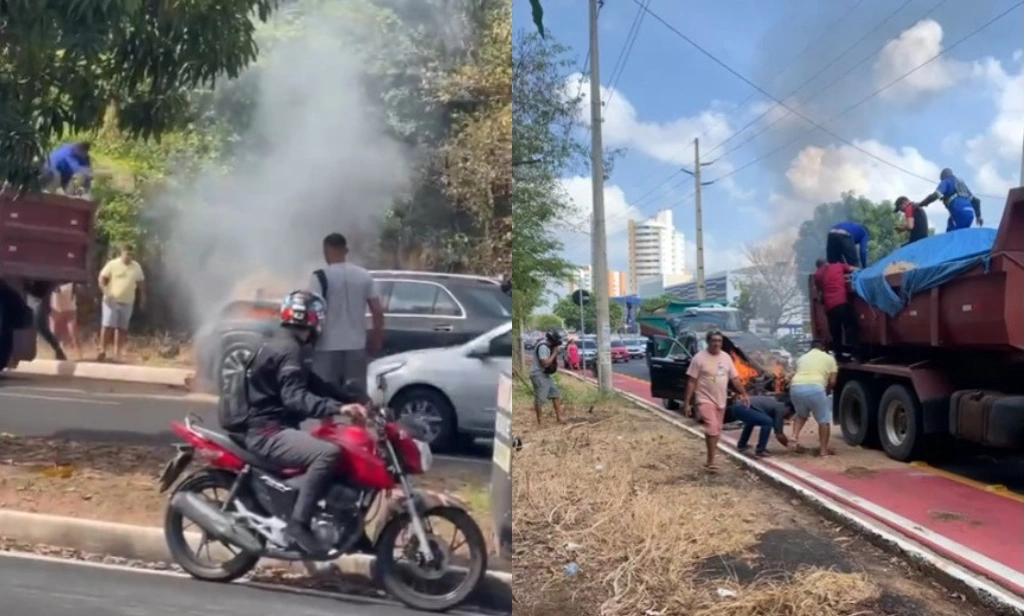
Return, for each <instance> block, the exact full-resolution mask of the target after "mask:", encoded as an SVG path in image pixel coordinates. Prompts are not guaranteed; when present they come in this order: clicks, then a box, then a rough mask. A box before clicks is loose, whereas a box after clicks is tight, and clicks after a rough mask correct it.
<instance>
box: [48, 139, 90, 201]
mask: <svg viewBox="0 0 1024 616" xmlns="http://www.w3.org/2000/svg"><path fill="white" fill-rule="evenodd" d="M75 176H81V177H82V188H84V189H85V191H86V192H88V191H89V189H90V188H91V187H92V160H91V159H90V158H89V142H88V141H82V142H78V143H65V144H64V145H62V146H60V147H59V148H57V149H56V150H54V151H53V152H52V153H51V154H50V157H49V158H48V159H47V161H46V167H45V169H44V171H43V183H44V184H47V185H50V186H53V187H56V186H57V185H59V186H60V188H61V189H62V190H63V191H64V192H65V193H67V192H68V187H69V186H70V185H71V180H73V179H74V178H75Z"/></svg>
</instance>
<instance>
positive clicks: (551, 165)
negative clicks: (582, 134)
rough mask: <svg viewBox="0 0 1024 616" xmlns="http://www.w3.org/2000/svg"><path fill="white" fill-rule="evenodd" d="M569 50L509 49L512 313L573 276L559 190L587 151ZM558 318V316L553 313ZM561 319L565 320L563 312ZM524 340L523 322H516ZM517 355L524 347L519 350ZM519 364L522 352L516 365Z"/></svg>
mask: <svg viewBox="0 0 1024 616" xmlns="http://www.w3.org/2000/svg"><path fill="white" fill-rule="evenodd" d="M572 70H573V65H572V61H571V60H570V59H569V58H568V56H567V50H566V48H565V47H562V46H561V45H558V44H557V43H555V42H554V41H552V40H550V39H547V38H542V37H540V36H538V35H536V34H531V35H519V36H517V37H516V39H515V44H514V46H513V49H512V219H513V224H514V226H515V234H514V235H513V237H512V250H511V256H512V288H513V291H512V308H513V314H516V315H528V314H531V313H532V312H533V311H534V309H536V308H537V307H538V306H539V305H540V304H541V302H542V300H543V299H544V295H545V293H546V289H547V288H548V286H549V285H550V283H553V282H555V281H560V280H566V279H567V278H568V277H569V272H570V270H571V265H570V264H569V263H568V262H567V261H566V260H565V259H563V258H562V257H561V256H560V254H559V253H560V251H561V248H562V246H561V243H560V242H559V241H558V239H557V236H556V235H555V231H556V229H557V228H558V225H557V221H558V220H559V219H560V218H561V217H562V216H563V215H564V213H565V212H566V211H569V209H570V204H569V202H568V196H567V195H566V194H565V192H564V191H563V190H562V189H561V187H560V185H559V182H558V180H559V178H560V177H561V176H562V174H563V172H564V171H565V170H566V169H567V168H569V167H571V166H572V165H574V164H576V163H577V162H579V161H580V160H582V158H583V156H584V154H585V151H584V150H583V149H582V148H581V147H580V146H579V144H578V143H576V142H575V141H574V139H573V137H572V128H573V127H574V126H575V125H576V121H577V113H576V110H577V105H578V100H573V99H568V98H567V97H565V96H562V95H561V94H560V93H562V92H563V91H564V84H565V81H566V79H567V77H568V76H569V75H570V74H571V73H572ZM556 314H558V313H557V312H556ZM559 316H562V315H559ZM514 327H515V329H514V330H513V331H514V335H515V336H516V340H519V335H520V331H519V327H520V323H519V322H518V321H517V322H516V323H515V325H514ZM514 348H515V349H516V350H517V351H518V349H520V348H521V347H520V345H519V344H516V345H515V347H514ZM513 365H515V366H518V367H522V358H521V355H519V356H517V357H516V360H515V363H514V364H513Z"/></svg>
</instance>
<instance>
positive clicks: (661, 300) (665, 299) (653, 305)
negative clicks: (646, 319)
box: [640, 295, 675, 314]
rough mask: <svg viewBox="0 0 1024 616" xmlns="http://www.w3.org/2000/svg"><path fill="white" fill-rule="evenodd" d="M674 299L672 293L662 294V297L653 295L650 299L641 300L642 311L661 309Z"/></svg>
mask: <svg viewBox="0 0 1024 616" xmlns="http://www.w3.org/2000/svg"><path fill="white" fill-rule="evenodd" d="M674 300H675V298H674V297H672V296H671V295H662V296H660V297H652V298H650V299H645V300H644V301H642V302H640V313H641V314H650V313H652V312H654V311H655V310H661V309H662V308H665V307H667V306H668V305H669V304H671V303H672V302H673V301H674Z"/></svg>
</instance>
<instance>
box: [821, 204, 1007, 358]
mask: <svg viewBox="0 0 1024 616" xmlns="http://www.w3.org/2000/svg"><path fill="white" fill-rule="evenodd" d="M887 280H888V282H889V284H890V285H892V286H893V288H894V289H895V290H896V292H897V293H898V292H899V286H900V282H901V281H902V274H893V275H891V276H889V277H888V278H887ZM810 284H811V295H810V296H811V298H812V305H811V328H812V331H813V334H814V336H815V337H816V338H820V339H823V340H829V334H828V323H827V319H826V317H825V311H824V307H823V306H822V304H821V301H820V299H819V298H818V294H817V293H816V292H815V291H814V287H813V281H811V282H810ZM853 304H854V311H855V313H856V315H857V319H858V325H859V328H860V341H861V342H862V343H864V344H867V345H870V346H873V347H876V348H881V349H884V348H886V347H945V348H964V349H968V348H974V349H988V350H995V351H1003V352H1007V353H1016V352H1020V351H1024V188H1015V189H1013V190H1011V191H1010V193H1009V195H1008V197H1007V200H1006V208H1005V210H1004V211H1003V218H1002V221H1001V222H1000V225H999V229H998V231H997V235H996V241H995V244H994V245H993V248H992V260H991V265H990V267H989V268H988V271H985V270H984V269H983V268H982V267H981V266H978V267H975V268H973V269H971V270H969V271H967V272H965V273H963V274H961V275H960V276H957V277H956V278H954V279H952V280H950V281H948V282H946V283H944V284H942V285H939V286H938V287H934V288H932V289H929V290H927V291H922V292H921V293H918V294H916V295H915V296H914V297H912V298H911V299H910V302H909V303H908V304H907V306H906V307H905V308H904V309H903V310H902V311H901V312H900V313H899V314H898V315H897V316H896V317H894V318H890V317H889V316H888V315H886V314H885V313H884V312H882V311H880V310H877V309H875V308H873V307H871V306H869V305H868V304H867V302H865V301H864V300H863V299H861V298H860V297H856V296H854V301H853Z"/></svg>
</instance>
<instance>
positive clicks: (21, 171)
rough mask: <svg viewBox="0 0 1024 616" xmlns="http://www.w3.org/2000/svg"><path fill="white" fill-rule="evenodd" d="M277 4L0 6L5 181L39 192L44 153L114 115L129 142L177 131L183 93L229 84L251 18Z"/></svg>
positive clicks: (252, 46) (249, 41) (79, 0)
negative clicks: (223, 82)
mask: <svg viewBox="0 0 1024 616" xmlns="http://www.w3.org/2000/svg"><path fill="white" fill-rule="evenodd" d="M276 6H277V0H223V1H221V2H175V3H168V2H139V1H138V0H112V1H109V2H95V1H92V0H64V1H62V2H41V1H31V2H29V1H24V0H23V1H19V2H4V3H2V4H0V21H2V23H3V56H2V57H3V59H2V61H0V66H2V70H0V150H2V151H3V153H4V165H3V171H2V176H0V179H3V180H5V181H7V182H10V183H11V184H13V185H15V186H17V187H31V186H36V185H38V181H39V166H40V162H41V161H42V160H43V154H44V151H45V150H46V149H47V148H48V147H50V146H51V145H52V143H53V142H54V141H56V140H57V139H59V138H61V137H62V136H64V135H67V134H68V133H76V132H85V131H91V130H95V129H97V128H99V127H100V126H101V125H102V124H103V121H104V118H105V117H107V114H108V111H109V110H110V109H111V108H112V109H113V112H114V113H113V116H112V117H113V118H114V119H115V120H116V122H117V127H118V128H119V129H120V130H122V131H124V132H126V133H127V134H129V135H130V136H132V137H143V138H148V137H153V136H155V137H159V136H161V135H163V134H165V133H167V132H169V131H170V130H172V129H173V128H175V127H176V126H179V125H180V123H181V122H182V121H183V119H184V118H185V116H187V114H188V113H187V112H188V110H189V106H188V94H189V93H190V92H191V91H192V90H194V89H196V88H198V87H200V86H212V85H213V84H214V83H216V81H217V80H218V79H219V78H220V77H222V76H227V77H229V78H234V77H236V76H238V75H239V74H240V73H241V71H242V70H243V69H244V68H245V67H246V66H248V65H249V64H250V63H251V62H252V61H253V60H254V59H255V58H256V54H257V46H256V41H255V38H254V32H255V28H256V26H255V23H254V21H253V16H254V15H255V16H256V17H258V18H259V20H263V21H265V20H266V19H267V18H268V17H269V15H270V13H271V12H272V10H273V9H274V8H276Z"/></svg>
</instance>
